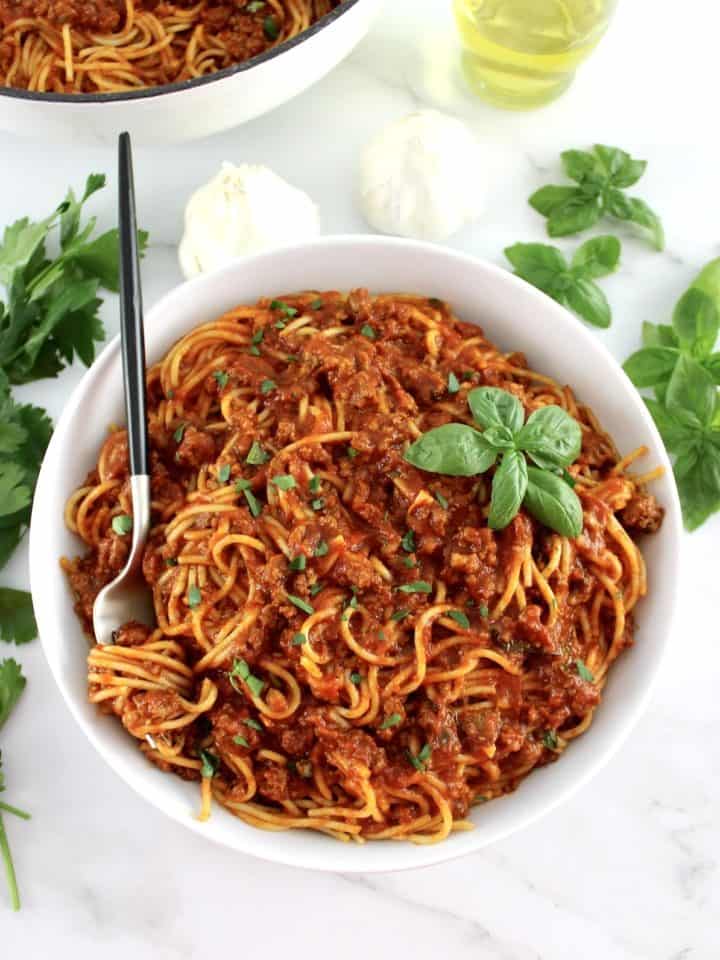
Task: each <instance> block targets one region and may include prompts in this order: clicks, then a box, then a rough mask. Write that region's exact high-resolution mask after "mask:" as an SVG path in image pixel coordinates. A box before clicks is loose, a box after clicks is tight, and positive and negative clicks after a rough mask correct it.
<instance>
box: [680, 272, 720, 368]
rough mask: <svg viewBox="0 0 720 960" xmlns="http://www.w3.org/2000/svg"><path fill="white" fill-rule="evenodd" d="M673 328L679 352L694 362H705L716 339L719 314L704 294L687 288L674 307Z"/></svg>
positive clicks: (718, 327) (719, 327)
mask: <svg viewBox="0 0 720 960" xmlns="http://www.w3.org/2000/svg"><path fill="white" fill-rule="evenodd" d="M673 329H674V331H675V333H676V335H677V338H678V342H679V344H680V348H681V349H682V350H685V351H687V352H688V353H690V354H691V355H692V356H693V357H695V359H696V360H705V359H706V358H707V357H709V356H710V354H711V353H712V350H713V347H714V346H715V341H716V340H717V337H718V330H720V314H719V313H718V310H717V308H716V306H715V304H714V303H713V301H712V299H711V298H710V297H709V296H708V295H707V294H706V293H703V291H702V290H699V289H697V288H695V287H690V289H689V290H686V291H685V293H684V294H683V295H682V297H680V299H679V300H678V302H677V304H676V306H675V310H674V312H673Z"/></svg>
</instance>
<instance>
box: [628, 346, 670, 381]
mask: <svg viewBox="0 0 720 960" xmlns="http://www.w3.org/2000/svg"><path fill="white" fill-rule="evenodd" d="M679 356H680V351H679V350H676V349H674V348H673V347H644V348H643V349H642V350H636V351H635V353H633V354H632V355H631V356H629V357H628V358H627V360H626V361H625V363H624V364H623V370H624V371H625V373H626V374H627V375H628V376H629V377H630V379H631V380H632V382H633V383H634V384H635V386H636V387H654V386H655V384H657V383H665V382H666V381H667V380H668V378H669V377H670V375H671V374H672V372H673V370H674V369H675V364H676V363H677V360H678V357H679Z"/></svg>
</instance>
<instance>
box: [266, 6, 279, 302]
mask: <svg viewBox="0 0 720 960" xmlns="http://www.w3.org/2000/svg"><path fill="white" fill-rule="evenodd" d="M263 33H264V34H265V36H266V38H267V39H268V40H277V38H278V37H279V36H280V27H279V26H278V22H277V20H276V19H275V17H265V19H264V20H263ZM273 302H275V301H273Z"/></svg>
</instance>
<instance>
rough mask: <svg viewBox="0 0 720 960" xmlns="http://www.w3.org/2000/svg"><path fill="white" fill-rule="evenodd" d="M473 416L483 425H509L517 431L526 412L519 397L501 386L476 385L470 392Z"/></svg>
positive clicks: (487, 426)
mask: <svg viewBox="0 0 720 960" xmlns="http://www.w3.org/2000/svg"><path fill="white" fill-rule="evenodd" d="M468 404H469V406H470V410H471V411H472V415H473V418H474V419H475V421H476V423H479V424H480V426H481V427H485V429H488V428H489V427H507V428H508V429H509V430H510V431H512V433H516V432H517V431H518V430H519V429H520V427H522V425H523V420H524V419H525V412H524V410H523V407H522V404H521V403H520V401H519V400H518V398H517V397H516V396H515V395H514V394H512V393H508V391H507V390H501V389H500V388H499V387H476V388H475V389H474V390H471V391H470V393H469V394H468Z"/></svg>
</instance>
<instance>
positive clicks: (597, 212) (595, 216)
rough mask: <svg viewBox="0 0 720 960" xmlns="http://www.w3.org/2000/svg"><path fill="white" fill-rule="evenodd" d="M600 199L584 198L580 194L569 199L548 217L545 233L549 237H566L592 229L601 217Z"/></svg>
mask: <svg viewBox="0 0 720 960" xmlns="http://www.w3.org/2000/svg"><path fill="white" fill-rule="evenodd" d="M602 212H603V209H602V199H601V197H599V196H597V197H586V196H584V195H583V194H582V193H580V194H579V195H578V196H575V197H570V198H569V199H568V200H566V201H565V203H564V204H562V206H559V207H556V208H555V209H554V210H553V212H552V213H551V214H550V216H549V217H548V221H547V232H548V235H549V236H551V237H568V236H570V234H573V233H580V231H581V230H587V229H588V227H594V226H595V224H596V223H597V222H598V220H599V219H600V217H601V216H602Z"/></svg>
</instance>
